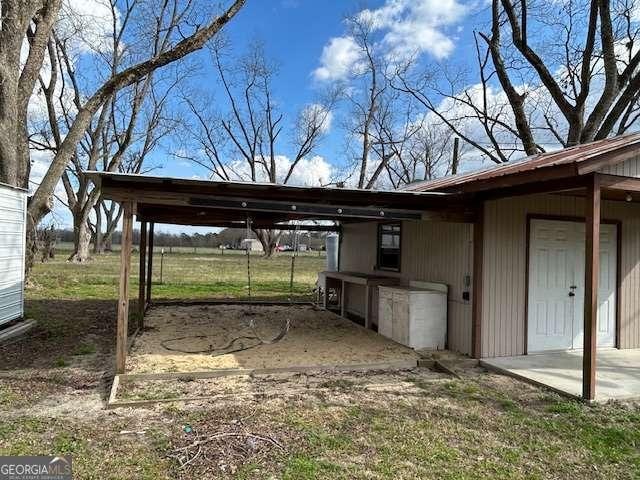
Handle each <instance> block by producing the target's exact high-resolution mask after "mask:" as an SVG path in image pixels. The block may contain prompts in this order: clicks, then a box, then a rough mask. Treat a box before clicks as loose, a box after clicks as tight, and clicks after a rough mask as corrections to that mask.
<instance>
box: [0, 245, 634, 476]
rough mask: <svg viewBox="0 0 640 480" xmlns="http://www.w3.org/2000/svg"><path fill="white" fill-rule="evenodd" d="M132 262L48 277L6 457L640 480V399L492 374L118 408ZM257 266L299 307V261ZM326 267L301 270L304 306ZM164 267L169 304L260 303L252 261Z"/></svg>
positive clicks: (7, 432)
mask: <svg viewBox="0 0 640 480" xmlns="http://www.w3.org/2000/svg"><path fill="white" fill-rule="evenodd" d="M117 258H118V257H117V255H105V256H104V257H100V258H98V259H96V260H94V261H92V262H90V263H88V264H86V265H74V264H67V263H65V262H64V255H59V258H58V259H56V260H55V261H54V262H50V263H47V264H41V265H37V266H36V269H35V271H34V286H33V287H31V288H30V289H29V290H28V292H27V296H28V302H27V308H28V311H29V316H31V317H33V318H36V319H37V320H38V322H39V323H38V327H37V328H36V329H35V330H34V331H33V332H32V333H31V335H30V336H29V337H27V338H25V339H23V340H22V341H19V342H16V343H12V344H10V345H5V346H3V347H0V365H2V367H1V368H2V372H0V455H13V454H54V453H55V454H71V455H72V456H73V463H74V474H75V476H74V478H78V479H105V478H108V479H165V478H167V479H173V478H180V479H196V478H197V479H200V478H207V479H218V478H238V479H249V478H259V479H271V478H275V479H280V478H282V479H344V478H354V479H360V478H361V479H481V478H492V479H494V478H495V479H512V478H515V479H547V478H562V479H565V478H566V479H577V478H580V479H583V478H584V479H590V478H594V479H595V478H602V479H613V478H616V479H633V478H640V406H639V405H638V404H637V403H632V402H627V403H612V404H607V405H596V406H588V405H584V404H582V403H579V402H575V401H569V400H565V399H563V398H561V397H559V396H557V395H555V394H551V393H549V392H546V391H544V390H542V389H539V388H536V387H533V386H529V385H526V384H523V383H520V382H517V381H515V380H513V379H510V378H506V377H502V376H499V375H494V374H489V373H487V372H484V371H482V370H480V369H477V368H474V369H468V370H466V371H464V372H463V374H462V375H461V378H459V379H457V378H452V377H447V376H445V375H443V374H440V373H435V372H431V371H429V370H428V369H415V370H412V371H406V372H397V373H392V374H391V373H386V374H385V373H368V374H364V373H361V374H357V375H356V374H334V375H328V374H325V375H324V376H323V375H321V374H319V375H317V376H313V377H311V376H309V377H307V376H302V375H296V376H292V377H290V378H289V377H287V378H280V377H271V378H264V379H256V380H255V388H256V389H257V387H258V386H259V387H260V389H263V390H265V391H266V392H273V393H266V394H261V395H254V396H243V397H241V398H238V399H233V398H231V399H227V400H224V401H204V400H203V401H199V402H196V403H188V404H180V403H169V404H162V405H156V406H150V407H148V408H140V409H135V410H133V409H124V408H121V409H117V410H112V411H107V410H104V400H105V395H106V394H107V392H108V387H109V382H110V376H109V375H110V373H109V372H110V371H111V369H112V365H113V349H114V338H115V325H114V320H115V296H116V287H117V285H116V275H117V271H118V265H117V263H118V262H117ZM155 259H156V267H157V268H156V270H155V275H156V276H158V275H159V256H156V258H155ZM135 260H137V259H134V262H135ZM252 263H253V266H254V267H255V275H254V283H253V286H254V288H255V292H256V295H258V294H259V295H260V296H271V297H279V298H282V297H286V296H287V295H288V278H289V277H288V275H289V266H290V258H288V257H285V256H284V255H283V256H280V257H277V258H275V259H272V260H264V259H261V258H259V257H255V258H254V257H252ZM323 264H324V259H318V258H317V257H313V256H304V257H299V258H298V259H297V260H296V293H297V294H298V295H301V296H302V295H308V294H309V293H310V292H311V290H312V288H313V286H314V282H315V275H316V272H317V271H318V270H321V269H322V268H323ZM163 270H164V271H163V282H164V283H163V284H162V285H156V286H155V287H154V297H155V298H160V297H166V298H182V297H192V298H193V297H195V298H199V297H216V296H218V297H227V296H238V297H244V296H246V277H245V275H246V261H245V259H244V257H242V256H239V255H227V254H225V255H224V257H222V256H213V255H210V254H200V253H196V254H188V253H180V254H172V255H168V256H165V265H164V269H163ZM133 271H134V272H135V271H137V269H136V268H134V269H133ZM132 290H133V292H136V291H137V289H136V288H135V282H134V286H133V288H132ZM293 384H295V385H298V386H300V385H315V386H317V387H318V388H308V391H307V392H302V393H300V388H298V389H297V390H296V391H295V392H294V391H293V389H291V392H292V393H291V394H288V393H287V391H288V390H289V389H290V387H291V385H293ZM180 387H181V389H184V388H187V389H188V388H192V389H193V390H196V389H197V388H198V385H197V383H196V382H193V383H187V384H184V385H181V386H180ZM181 465H184V466H181Z"/></svg>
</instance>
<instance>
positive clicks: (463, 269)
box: [340, 221, 473, 354]
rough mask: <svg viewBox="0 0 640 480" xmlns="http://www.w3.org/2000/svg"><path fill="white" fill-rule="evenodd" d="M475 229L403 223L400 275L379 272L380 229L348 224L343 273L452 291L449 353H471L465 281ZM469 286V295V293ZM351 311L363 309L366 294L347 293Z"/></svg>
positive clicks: (342, 254) (344, 236)
mask: <svg viewBox="0 0 640 480" xmlns="http://www.w3.org/2000/svg"><path fill="white" fill-rule="evenodd" d="M472 241H473V226H472V225H470V224H463V223H444V222H424V221H406V222H403V223H402V265H401V269H400V273H393V272H386V271H384V272H380V271H376V269H375V264H376V260H377V258H376V256H377V223H375V222H370V223H359V224H347V225H344V227H343V234H342V244H341V246H340V270H341V271H353V272H364V273H378V274H381V275H388V276H397V277H399V278H400V279H401V282H402V283H404V284H406V283H408V282H409V281H410V280H422V281H432V282H440V283H445V284H447V285H448V286H449V305H448V338H449V348H450V349H452V350H457V351H459V352H462V353H467V354H468V353H470V352H471V302H469V301H465V300H463V298H462V294H463V292H464V291H465V283H464V282H465V276H467V275H469V276H470V275H471V273H472V267H473V258H472V256H473V245H472ZM470 288H471V287H470V286H469V287H467V288H466V290H469V291H470ZM346 304H347V307H348V310H350V311H353V312H354V313H357V311H358V310H360V309H363V305H364V291H356V290H355V289H353V290H349V291H347V301H346Z"/></svg>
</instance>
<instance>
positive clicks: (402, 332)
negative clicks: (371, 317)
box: [378, 286, 447, 350]
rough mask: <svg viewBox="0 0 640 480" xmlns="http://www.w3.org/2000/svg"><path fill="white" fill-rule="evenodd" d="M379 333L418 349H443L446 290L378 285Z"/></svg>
mask: <svg viewBox="0 0 640 480" xmlns="http://www.w3.org/2000/svg"><path fill="white" fill-rule="evenodd" d="M378 289H379V290H378V295H379V301H378V333H379V334H380V335H383V336H385V337H387V338H390V339H392V340H394V341H396V342H398V343H401V344H403V345H406V346H408V347H411V348H415V349H422V348H425V349H432V350H436V349H437V350H443V349H444V348H445V341H446V336H447V293H446V289H444V291H443V290H442V289H440V290H431V289H423V288H416V287H413V286H393V287H387V286H384V287H378Z"/></svg>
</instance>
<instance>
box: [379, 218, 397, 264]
mask: <svg viewBox="0 0 640 480" xmlns="http://www.w3.org/2000/svg"><path fill="white" fill-rule="evenodd" d="M400 245H401V243H400V224H399V223H386V224H380V225H378V269H379V270H391V271H394V272H399V271H400Z"/></svg>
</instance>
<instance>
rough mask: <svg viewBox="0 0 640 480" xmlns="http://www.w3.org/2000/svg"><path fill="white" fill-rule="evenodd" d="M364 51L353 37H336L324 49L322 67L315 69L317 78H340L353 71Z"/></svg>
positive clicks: (321, 58) (321, 60)
mask: <svg viewBox="0 0 640 480" xmlns="http://www.w3.org/2000/svg"><path fill="white" fill-rule="evenodd" d="M361 58H362V51H361V49H360V47H359V46H358V44H357V43H356V41H355V40H354V39H353V37H334V38H332V39H331V40H329V43H328V44H327V45H325V47H324V48H323V49H322V55H321V56H320V67H318V68H317V69H316V70H314V72H313V75H314V77H315V78H316V79H317V80H340V79H343V78H346V77H348V76H349V75H351V74H352V73H353V70H354V67H355V66H356V65H357V63H358V62H359V61H360V60H361Z"/></svg>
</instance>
